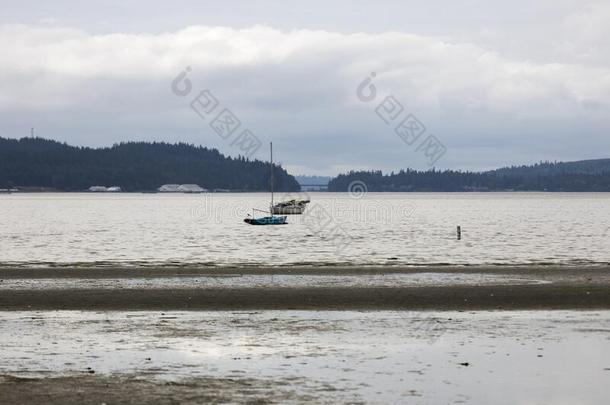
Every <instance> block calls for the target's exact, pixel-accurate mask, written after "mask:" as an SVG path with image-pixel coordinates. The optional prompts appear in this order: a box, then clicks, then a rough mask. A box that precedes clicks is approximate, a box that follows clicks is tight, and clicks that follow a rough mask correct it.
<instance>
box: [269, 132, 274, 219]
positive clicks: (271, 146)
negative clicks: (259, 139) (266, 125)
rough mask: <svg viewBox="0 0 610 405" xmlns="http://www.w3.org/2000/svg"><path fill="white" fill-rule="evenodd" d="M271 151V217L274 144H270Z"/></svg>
mask: <svg viewBox="0 0 610 405" xmlns="http://www.w3.org/2000/svg"><path fill="white" fill-rule="evenodd" d="M269 148H270V149H271V215H273V142H269Z"/></svg>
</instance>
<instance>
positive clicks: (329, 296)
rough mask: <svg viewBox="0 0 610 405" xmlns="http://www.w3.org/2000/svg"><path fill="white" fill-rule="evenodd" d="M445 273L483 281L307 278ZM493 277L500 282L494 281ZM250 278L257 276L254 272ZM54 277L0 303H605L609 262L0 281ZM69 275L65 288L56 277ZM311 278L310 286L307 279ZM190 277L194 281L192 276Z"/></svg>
mask: <svg viewBox="0 0 610 405" xmlns="http://www.w3.org/2000/svg"><path fill="white" fill-rule="evenodd" d="M397 274H398V275H400V274H404V275H413V274H434V275H436V277H438V279H439V280H442V279H443V277H448V276H449V274H451V275H454V274H460V275H464V277H468V276H472V275H478V276H479V280H485V278H486V277H489V278H491V277H494V279H493V280H488V281H486V282H485V283H481V282H480V281H478V282H472V283H470V284H465V285H464V284H459V285H458V284H455V285H452V284H451V283H449V284H445V285H416V284H413V285H411V284H409V282H408V281H407V282H405V283H403V284H400V285H397V286H392V285H385V286H381V287H380V286H375V285H373V286H366V285H365V286H356V287H354V286H343V285H340V284H332V285H328V286H327V285H320V284H319V283H317V284H316V283H313V282H314V281H316V278H317V277H319V276H342V277H358V276H364V275H375V276H376V277H378V278H379V277H381V278H383V276H384V275H388V277H389V276H390V275H392V276H395V275H397ZM243 275H250V276H261V277H262V276H265V275H266V276H268V275H278V276H279V275H288V276H302V277H304V278H305V285H303V282H302V281H301V284H299V285H298V286H297V285H295V286H290V285H288V286H275V285H271V286H269V285H267V286H265V287H257V286H256V285H254V286H244V285H239V284H236V285H235V286H231V287H210V286H209V285H207V284H206V283H205V280H211V279H213V278H218V277H239V276H243ZM168 277H172V278H180V277H183V278H192V279H193V286H190V285H189V286H186V287H181V288H163V287H162V286H161V285H160V286H159V288H155V286H154V285H153V287H149V288H138V287H135V288H124V287H123V286H120V285H117V286H116V287H112V285H111V286H110V287H105V288H80V287H79V282H78V280H93V279H107V278H112V279H119V280H120V279H125V280H132V279H133V280H136V279H147V280H153V282H154V280H159V282H161V281H162V280H164V279H166V278H168ZM498 277H500V279H501V280H502V282H501V283H500V282H497V281H494V280H497V279H498ZM255 278H256V277H255ZM25 279H27V280H33V281H34V280H42V279H45V280H48V279H51V280H56V282H57V283H59V287H58V288H42V289H40V288H37V289H34V288H19V289H13V288H4V289H2V290H0V310H55V309H74V310H247V309H261V310H263V309H267V310H271V309H273V310H277V309H303V310H354V309H355V310H375V309H415V310H419V309H421V310H468V309H472V310H474V309H507V310H509V309H610V266H593V267H585V266H581V267H563V266H476V267H468V266H467V267H462V266H440V267H357V268H355V267H326V268H321V267H278V268H275V267H268V268H248V267H244V268H206V267H177V268H171V267H169V268H168V267H152V268H148V267H147V268H120V267H116V268H106V267H104V268H101V267H82V268H36V269H34V268H32V269H23V268H3V269H0V280H2V281H0V282H1V283H7V282H9V281H14V280H25ZM66 279H71V280H75V281H76V283H72V284H71V287H69V288H68V287H65V288H63V287H61V281H62V280H66ZM307 280H311V282H312V284H315V286H309V285H307ZM195 281H196V282H197V283H195Z"/></svg>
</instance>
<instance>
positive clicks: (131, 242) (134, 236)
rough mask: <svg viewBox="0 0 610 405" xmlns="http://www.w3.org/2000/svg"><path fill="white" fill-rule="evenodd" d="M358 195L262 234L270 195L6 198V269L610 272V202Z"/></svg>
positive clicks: (1, 252) (1, 235)
mask: <svg viewBox="0 0 610 405" xmlns="http://www.w3.org/2000/svg"><path fill="white" fill-rule="evenodd" d="M295 196H297V195H282V194H279V195H276V200H280V199H283V198H292V197H295ZM301 196H302V195H301ZM356 197H358V196H354V195H349V194H347V193H345V194H343V193H311V195H310V198H311V200H312V202H311V204H310V205H309V207H308V209H307V211H306V214H305V215H302V216H289V224H288V225H284V226H251V225H247V224H245V223H244V222H243V218H244V217H245V216H246V215H247V214H248V213H250V214H251V213H252V208H259V209H265V208H267V207H268V205H269V195H268V194H229V193H227V194H223V193H220V194H219V193H217V194H199V195H183V194H177V195H162V194H85V193H83V194H67V193H66V194H10V195H0V264H9V263H10V264H14V263H18V264H23V265H37V264H45V263H57V264H74V263H90V262H98V263H131V264H142V263H145V264H158V263H168V264H173V263H179V264H188V263H200V264H201V263H202V264H209V265H232V264H252V265H281V264H310V263H311V264H327V263H332V264H388V263H391V264H413V265H420V264H437V263H449V264H514V263H519V264H530V263H537V264H544V263H559V264H574V263H582V262H591V263H609V262H610V194H601V193H600V194H594V193H582V194H581V193H565V194H563V193H561V194H559V193H392V194H389V193H368V194H365V195H364V196H361V198H356ZM256 215H261V214H260V213H256ZM458 225H460V226H461V227H462V240H459V241H458V240H457V238H456V226H458Z"/></svg>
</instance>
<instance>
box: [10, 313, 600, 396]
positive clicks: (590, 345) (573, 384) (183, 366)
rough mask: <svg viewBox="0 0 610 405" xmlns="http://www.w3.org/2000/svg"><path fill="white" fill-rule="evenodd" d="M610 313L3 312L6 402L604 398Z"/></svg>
mask: <svg viewBox="0 0 610 405" xmlns="http://www.w3.org/2000/svg"><path fill="white" fill-rule="evenodd" d="M609 332H610V311H583V310H578V311H557V310H553V311H286V310H281V311H167V312H166V311H163V312H161V311H101V312H97V311H9V312H0V341H1V342H2V345H0V358H1V359H2V362H0V403H3V404H4V403H6V404H13V403H15V404H19V403H24V404H26V403H27V404H81V403H84V404H93V403H95V404H101V403H106V404H115V403H119V404H120V403H123V404H131V403H185V404H197V403H227V402H229V403H316V404H317V403H321V404H322V403H326V404H328V403H415V404H436V403H442V404H465V403H471V404H482V403H493V404H506V405H509V404H516V403H531V404H567V403H570V404H600V403H605V402H607V391H608V390H607V387H608V384H609V383H610V345H609V344H608V343H609V342H610V340H609Z"/></svg>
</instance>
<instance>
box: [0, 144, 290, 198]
mask: <svg viewBox="0 0 610 405" xmlns="http://www.w3.org/2000/svg"><path fill="white" fill-rule="evenodd" d="M269 177H270V170H269V164H268V163H267V162H263V161H259V160H248V159H245V158H242V157H239V158H231V157H226V156H224V155H222V154H221V153H220V152H218V151H217V150H215V149H208V148H204V147H200V146H194V145H189V144H184V143H178V144H168V143H146V142H128V143H121V144H118V145H114V146H112V147H109V148H99V149H93V148H87V147H75V146H70V145H67V144H65V143H59V142H56V141H52V140H47V139H41V138H22V139H6V138H0V188H13V187H45V188H52V189H56V190H62V191H77V190H85V189H88V188H89V187H90V186H94V185H103V186H119V187H121V188H122V189H123V190H125V191H147V190H156V189H157V188H158V187H159V186H161V185H163V184H171V183H175V184H199V185H200V186H201V187H204V188H207V189H229V190H243V191H267V190H268V189H269ZM274 178H275V180H274V185H275V189H276V190H278V191H298V190H299V189H300V187H299V184H298V183H297V181H296V180H295V179H294V177H292V176H291V175H289V174H288V173H287V172H286V171H285V170H284V169H282V168H281V167H279V166H275V167H274Z"/></svg>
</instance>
